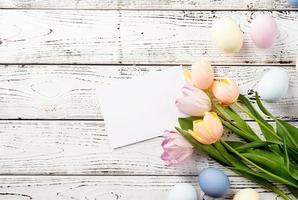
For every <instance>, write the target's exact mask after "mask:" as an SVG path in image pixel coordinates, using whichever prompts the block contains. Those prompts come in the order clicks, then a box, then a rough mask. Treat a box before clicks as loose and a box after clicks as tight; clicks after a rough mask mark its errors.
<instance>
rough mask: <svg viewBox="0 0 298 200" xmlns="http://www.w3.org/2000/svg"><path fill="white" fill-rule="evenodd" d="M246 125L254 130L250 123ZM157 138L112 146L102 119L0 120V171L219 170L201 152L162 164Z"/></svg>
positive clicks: (126, 172) (123, 172) (164, 172)
mask: <svg viewBox="0 0 298 200" xmlns="http://www.w3.org/2000/svg"><path fill="white" fill-rule="evenodd" d="M294 124H295V125H297V124H298V122H295V123H294ZM250 125H251V126H252V128H254V129H255V130H256V131H258V128H257V126H256V124H255V123H250ZM171 128H173V127H169V129H171ZM126 134H129V133H126ZM226 136H227V137H232V135H230V134H229V133H226ZM234 140H235V138H234ZM161 142H162V138H155V139H151V140H148V141H145V142H141V143H137V144H135V145H131V146H127V147H125V148H119V149H114V150H113V149H111V147H110V145H109V140H108V136H107V134H106V131H105V128H104V122H102V121H94V122H89V121H60V120H58V121H36V120H8V121H6V120H1V121H0V174H1V175H16V174H19V175H21V174H27V175H28V174H31V175H36V174H40V175H49V174H55V175H58V174H59V175H65V174H68V175H117V176H119V175H138V176H139V175H152V176H158V175H183V176H186V175H197V173H198V171H199V170H201V169H203V168H206V167H210V166H213V167H219V168H222V167H221V166H220V165H219V164H217V163H216V162H215V161H214V160H213V159H210V158H207V157H206V156H204V155H202V154H196V155H193V156H192V158H191V159H189V160H187V161H186V162H184V163H183V164H181V165H178V166H176V167H166V166H165V165H164V163H163V161H162V160H161V159H160V155H161V153H162V148H161V146H160V144H161ZM227 173H228V174H229V175H232V176H235V174H233V173H231V172H229V171H227ZM0 185H1V184H0Z"/></svg>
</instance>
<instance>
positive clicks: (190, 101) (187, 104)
mask: <svg viewBox="0 0 298 200" xmlns="http://www.w3.org/2000/svg"><path fill="white" fill-rule="evenodd" d="M182 94H183V97H181V98H179V99H177V100H176V106H177V108H178V109H179V110H180V111H181V112H182V113H184V114H186V115H189V116H203V115H204V112H207V111H209V110H210V109H211V102H210V99H209V97H208V95H207V94H206V93H205V92H204V91H202V90H200V89H198V88H195V87H193V86H191V85H185V86H184V87H183V88H182Z"/></svg>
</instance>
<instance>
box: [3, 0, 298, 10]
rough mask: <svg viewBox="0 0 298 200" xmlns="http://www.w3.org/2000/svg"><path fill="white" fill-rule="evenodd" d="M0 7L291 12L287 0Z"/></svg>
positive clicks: (14, 0) (48, 1) (49, 1)
mask: <svg viewBox="0 0 298 200" xmlns="http://www.w3.org/2000/svg"><path fill="white" fill-rule="evenodd" d="M0 7H1V8H26V9H157V10H158V9H167V10H173V9H174V10H195V9H198V10H210V9H212V10H224V9H228V10H231V9H237V10H249V9H257V10H263V9H266V10H269V9H270V10H294V9H297V8H295V7H291V6H290V5H289V4H288V2H287V0H258V1H252V0H242V1H239V0H229V1H227V0H217V1H213V0H200V1H193V0H167V1H164V0H151V1H146V0H138V1H135V0H100V1H98V0H88V1H81V0H67V1H59V0H26V1H24V0H9V1H7V0H1V1H0Z"/></svg>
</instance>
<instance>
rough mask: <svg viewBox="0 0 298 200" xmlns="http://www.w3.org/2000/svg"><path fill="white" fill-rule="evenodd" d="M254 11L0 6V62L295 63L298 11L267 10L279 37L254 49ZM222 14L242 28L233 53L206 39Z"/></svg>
mask: <svg viewBox="0 0 298 200" xmlns="http://www.w3.org/2000/svg"><path fill="white" fill-rule="evenodd" d="M198 2H199V1H198ZM257 13H258V12H251V11H246V12H245V11H242V12H240V11H237V12H233V11H138V10H132V11H129V10H126V11H121V10H101V11H95V10H83V11H82V10H50V11H49V10H7V9H3V10H1V11H0V26H1V30H0V38H1V45H0V55H1V57H0V63H10V64H17V63H21V64H23V63H43V64H45V63H61V64H62V63H68V64H69V63H82V64H86V63H89V64H90V63H91V64H104V63H107V64H121V63H122V64H123V63H124V64H168V63H173V64H181V63H182V64H188V63H192V62H193V61H194V60H196V59H197V58H198V57H201V56H209V57H211V58H212V60H213V61H214V63H216V64H234V65H242V64H258V65H259V64H261V65H263V64H266V65H268V64H294V62H295V57H296V56H295V55H296V53H297V41H298V36H297V30H298V28H297V27H298V20H297V19H298V12H294V11H282V12H277V11H273V12H272V15H273V16H274V17H275V18H276V21H277V23H278V24H279V28H280V35H279V37H278V39H277V42H276V44H275V46H274V48H272V49H269V50H260V49H257V48H256V47H255V46H254V44H252V41H251V39H250V38H249V35H248V31H249V21H250V20H251V19H252V17H254V16H255V15H256V14H257ZM227 16H231V17H233V18H235V19H236V20H237V21H239V23H240V27H241V29H242V30H243V31H244V32H245V43H244V47H243V48H242V50H241V51H240V52H239V53H237V54H233V55H227V54H223V53H221V52H220V50H218V49H217V48H215V46H214V45H213V42H212V41H211V34H210V27H211V25H212V22H213V21H214V20H215V19H217V18H221V17H227ZM16 19H17V20H16Z"/></svg>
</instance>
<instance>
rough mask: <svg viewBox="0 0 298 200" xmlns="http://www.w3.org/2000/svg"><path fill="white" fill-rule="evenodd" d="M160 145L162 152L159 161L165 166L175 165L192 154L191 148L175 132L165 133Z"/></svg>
mask: <svg viewBox="0 0 298 200" xmlns="http://www.w3.org/2000/svg"><path fill="white" fill-rule="evenodd" d="M162 136H163V138H164V140H163V142H162V144H161V146H162V148H163V150H164V152H163V153H162V154H161V156H160V157H161V159H162V160H163V161H165V163H166V165H167V166H171V165H176V164H178V163H180V162H181V161H183V160H185V159H186V158H187V157H189V156H190V155H191V154H192V153H193V148H192V146H191V145H190V144H189V143H188V142H187V141H186V140H185V139H184V138H183V137H182V136H181V135H180V134H179V133H177V132H175V131H165V132H164V134H163V135H162Z"/></svg>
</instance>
